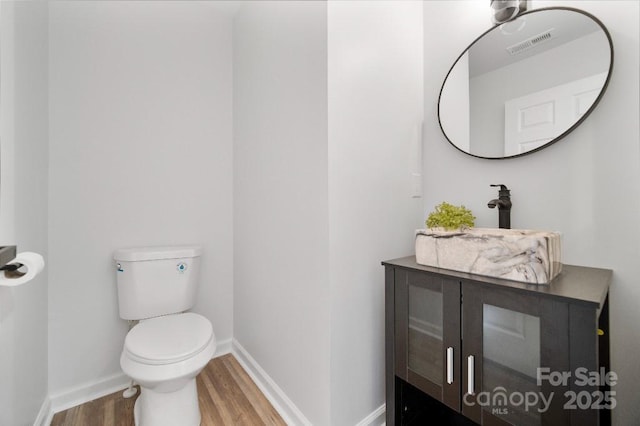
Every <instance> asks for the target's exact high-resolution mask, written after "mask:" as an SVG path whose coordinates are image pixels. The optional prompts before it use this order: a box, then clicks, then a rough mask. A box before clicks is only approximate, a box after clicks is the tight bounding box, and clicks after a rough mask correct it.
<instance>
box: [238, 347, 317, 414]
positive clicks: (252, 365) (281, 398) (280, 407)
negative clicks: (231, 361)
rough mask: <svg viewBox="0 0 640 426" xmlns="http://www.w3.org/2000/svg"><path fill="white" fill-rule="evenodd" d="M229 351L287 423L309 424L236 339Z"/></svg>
mask: <svg viewBox="0 0 640 426" xmlns="http://www.w3.org/2000/svg"><path fill="white" fill-rule="evenodd" d="M231 353H232V354H233V355H234V356H235V358H236V359H237V360H238V362H239V363H240V365H241V366H242V368H244V370H245V371H246V372H247V374H248V375H249V377H251V379H252V380H253V381H254V382H255V384H256V385H257V386H258V388H259V389H260V391H261V392H262V393H263V394H264V396H265V397H266V398H267V399H268V400H269V402H270V403H271V405H273V408H275V410H276V411H277V412H278V414H280V416H281V417H282V419H283V420H284V421H285V423H287V424H288V425H305V426H311V422H310V421H309V420H308V419H307V418H306V417H305V416H304V414H302V412H301V411H300V410H299V409H298V407H296V406H295V404H294V403H293V401H291V400H290V399H289V398H288V397H287V395H286V394H285V393H284V392H283V390H282V389H280V387H279V386H278V385H277V384H276V382H274V381H273V379H272V378H271V377H269V375H268V374H267V373H266V372H265V371H264V370H263V369H262V367H260V365H259V364H258V362H257V361H256V360H255V359H253V357H252V356H251V355H249V353H248V352H247V351H246V350H245V349H244V348H243V347H242V345H241V344H240V343H238V341H237V340H236V339H233V343H232V346H231Z"/></svg>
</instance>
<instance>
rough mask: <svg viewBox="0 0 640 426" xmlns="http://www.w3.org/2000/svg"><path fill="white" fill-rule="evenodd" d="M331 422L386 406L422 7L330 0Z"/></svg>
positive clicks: (407, 207) (409, 218)
mask: <svg viewBox="0 0 640 426" xmlns="http://www.w3.org/2000/svg"><path fill="white" fill-rule="evenodd" d="M328 12H329V15H328V16H329V22H328V28H329V32H328V37H329V56H328V58H329V59H328V62H329V64H328V65H329V75H328V82H329V86H328V90H329V93H328V95H329V106H328V107H329V140H328V146H329V266H330V283H331V421H330V422H329V423H325V424H330V425H332V426H343V425H344V426H347V425H349V426H351V425H355V424H358V423H359V422H360V421H362V420H363V419H364V418H365V417H366V416H367V415H369V414H370V413H372V412H373V411H375V410H376V409H377V408H378V407H379V406H381V404H383V403H384V400H385V393H384V389H385V386H384V383H385V381H384V269H383V268H382V266H381V265H380V262H381V261H382V260H388V259H392V258H397V257H402V256H407V255H409V254H411V253H412V252H413V241H414V231H415V229H416V228H419V227H421V224H422V223H423V220H424V219H422V211H421V210H422V200H421V199H420V198H411V195H412V194H411V189H412V187H411V186H412V185H411V182H412V181H411V172H412V171H413V167H412V164H413V161H412V160H414V158H415V156H416V155H418V153H417V152H415V149H413V148H412V147H413V146H414V145H413V144H412V137H415V129H416V127H418V128H419V126H420V124H421V122H422V118H423V112H422V102H423V101H422V97H423V82H422V65H423V58H422V38H423V34H422V2H420V1H359V2H353V1H346V2H329V9H328Z"/></svg>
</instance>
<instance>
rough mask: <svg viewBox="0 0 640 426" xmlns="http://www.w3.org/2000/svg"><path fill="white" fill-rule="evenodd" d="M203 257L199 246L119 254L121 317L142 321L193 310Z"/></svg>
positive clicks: (141, 250) (117, 271)
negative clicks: (201, 257) (201, 258)
mask: <svg viewBox="0 0 640 426" xmlns="http://www.w3.org/2000/svg"><path fill="white" fill-rule="evenodd" d="M201 254H202V249H201V248H200V247H196V246H176V247H141V248H128V249H121V250H117V251H116V252H115V253H114V256H113V258H114V259H115V268H116V277H117V278H116V279H117V283H118V305H119V309H120V317H121V318H124V319H126V320H140V319H145V318H152V317H157V316H160V315H168V314H173V313H177V312H183V311H186V310H188V309H190V308H192V307H193V305H194V304H195V303H196V293H197V289H198V279H199V272H200V255H201Z"/></svg>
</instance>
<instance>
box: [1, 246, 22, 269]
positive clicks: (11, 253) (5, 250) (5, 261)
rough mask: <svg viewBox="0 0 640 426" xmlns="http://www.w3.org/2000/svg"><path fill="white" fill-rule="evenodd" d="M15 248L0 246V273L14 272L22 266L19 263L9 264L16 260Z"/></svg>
mask: <svg viewBox="0 0 640 426" xmlns="http://www.w3.org/2000/svg"><path fill="white" fill-rule="evenodd" d="M17 252H18V250H17V248H16V246H0V271H11V272H13V271H16V270H17V269H18V268H20V267H21V266H22V264H20V263H9V262H11V261H12V260H13V259H15V258H16V254H17Z"/></svg>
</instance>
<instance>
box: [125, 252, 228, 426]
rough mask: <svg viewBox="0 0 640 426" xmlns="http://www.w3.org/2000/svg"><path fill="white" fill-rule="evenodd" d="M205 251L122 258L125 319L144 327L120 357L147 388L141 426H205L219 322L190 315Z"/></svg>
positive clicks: (139, 411) (139, 410)
mask: <svg viewBox="0 0 640 426" xmlns="http://www.w3.org/2000/svg"><path fill="white" fill-rule="evenodd" d="M201 254H202V249H201V248H200V247H181V246H177V247H143V248H128V249H121V250H117V251H116V252H115V254H114V259H115V261H116V274H117V284H118V306H119V311H120V317H121V318H123V319H126V320H139V323H138V324H137V325H135V326H134V327H133V328H132V329H131V330H130V331H129V333H128V334H127V337H126V338H125V342H124V348H123V349H122V355H121V356H120V366H121V367H122V370H123V371H124V373H125V374H126V375H127V376H129V377H130V378H131V379H132V380H134V381H135V382H136V383H138V384H139V385H140V396H139V397H138V399H137V400H136V403H135V407H134V417H135V424H136V426H197V425H199V424H200V407H199V405H198V390H197V387H196V376H197V375H198V374H199V373H200V371H202V369H203V368H204V367H205V366H206V365H207V363H208V362H209V361H210V360H211V358H212V356H213V354H214V353H215V350H216V340H215V335H214V334H213V327H212V326H211V322H209V320H208V319H207V318H205V317H203V316H202V315H198V314H196V313H193V312H186V311H187V310H188V309H190V308H192V307H193V306H194V304H195V302H196V294H197V288H198V278H199V267H200V256H201Z"/></svg>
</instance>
